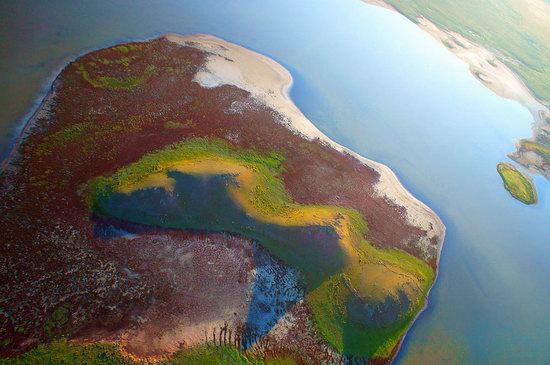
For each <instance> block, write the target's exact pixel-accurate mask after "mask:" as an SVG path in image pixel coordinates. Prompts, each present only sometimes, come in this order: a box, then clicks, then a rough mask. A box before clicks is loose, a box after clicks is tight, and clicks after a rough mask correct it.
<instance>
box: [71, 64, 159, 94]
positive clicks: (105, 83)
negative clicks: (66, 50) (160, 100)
mask: <svg viewBox="0 0 550 365" xmlns="http://www.w3.org/2000/svg"><path fill="white" fill-rule="evenodd" d="M107 62H109V61H107ZM77 67H78V71H79V72H80V74H81V75H82V77H83V78H84V80H86V81H87V82H88V83H89V84H90V85H92V86H94V87H99V88H102V89H111V90H132V89H134V88H136V87H137V86H139V85H141V84H143V83H144V82H145V81H147V80H148V79H149V77H151V76H153V75H154V74H155V73H156V72H157V68H156V66H155V65H148V66H147V67H146V68H145V70H144V71H143V74H141V75H139V76H129V77H126V78H116V77H111V76H99V77H96V78H94V77H92V76H90V74H89V72H88V70H87V69H86V68H85V67H84V65H82V64H81V63H79V64H78V65H77Z"/></svg>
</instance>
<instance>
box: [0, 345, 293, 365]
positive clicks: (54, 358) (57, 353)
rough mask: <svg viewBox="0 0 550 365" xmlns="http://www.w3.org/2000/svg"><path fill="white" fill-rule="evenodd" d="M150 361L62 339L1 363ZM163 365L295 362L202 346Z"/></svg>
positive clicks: (121, 364) (128, 364)
mask: <svg viewBox="0 0 550 365" xmlns="http://www.w3.org/2000/svg"><path fill="white" fill-rule="evenodd" d="M144 363H147V362H143V361H139V360H134V359H132V358H130V357H127V356H125V355H124V354H123V353H122V352H121V351H120V348H119V347H118V346H117V345H115V344H110V343H96V344H90V345H81V344H76V343H72V342H68V341H65V340H58V341H54V342H51V343H49V344H44V345H40V346H38V347H36V348H34V349H32V350H30V351H28V352H26V353H25V354H23V355H20V356H17V357H13V358H8V359H0V365H36V364H52V365H53V364H56V365H57V364H66V365H142V364H144ZM156 364H159V365H203V364H209V365H210V364H211V365H226V364H235V365H275V364H281V365H294V364H297V362H296V361H294V360H293V359H292V358H290V357H275V358H270V357H266V358H261V357H259V356H257V355H254V354H252V353H250V352H246V351H239V350H237V349H235V348H232V347H224V346H213V345H211V346H201V347H197V348H192V349H184V350H180V351H179V352H176V353H175V354H174V355H172V356H171V357H170V358H169V359H167V360H163V361H159V362H156Z"/></svg>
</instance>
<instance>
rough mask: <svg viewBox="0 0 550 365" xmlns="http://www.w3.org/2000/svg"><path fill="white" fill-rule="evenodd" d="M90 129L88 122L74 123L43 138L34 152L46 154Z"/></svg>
mask: <svg viewBox="0 0 550 365" xmlns="http://www.w3.org/2000/svg"><path fill="white" fill-rule="evenodd" d="M89 129H90V124H89V123H85V122H83V123H75V124H72V125H70V126H68V127H66V128H64V129H62V130H60V131H58V132H55V133H54V134H52V135H50V136H47V137H46V138H44V141H43V142H42V143H40V144H39V145H38V146H37V148H36V153H37V154H38V155H39V156H42V155H48V154H50V153H51V152H52V150H53V149H54V148H56V147H59V146H63V145H65V144H67V143H72V142H75V141H77V140H78V139H79V138H81V137H82V136H83V135H84V134H85V133H86V132H87V131H88V130H89Z"/></svg>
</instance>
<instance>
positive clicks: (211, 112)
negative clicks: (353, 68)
mask: <svg viewBox="0 0 550 365" xmlns="http://www.w3.org/2000/svg"><path fill="white" fill-rule="evenodd" d="M291 85H292V77H291V76H290V74H289V72H288V71H287V70H286V69H284V68H283V67H282V66H281V65H279V64H278V63H276V62H274V61H273V60H271V59H269V58H267V57H264V56H262V55H260V54H258V53H255V52H252V51H250V50H247V49H245V48H243V47H240V46H237V45H235V44H231V43H229V42H226V41H224V40H222V39H219V38H216V37H212V36H207V35H194V36H179V35H166V36H163V37H160V38H157V39H153V40H150V41H146V42H133V43H128V44H122V45H117V46H113V47H109V48H106V49H101V50H98V51H94V52H91V53H88V54H85V55H83V56H81V57H79V58H78V59H77V60H75V61H74V62H71V63H69V64H68V65H67V66H66V67H65V69H64V70H63V71H62V72H61V74H60V75H59V76H58V77H57V79H56V80H55V82H54V83H53V85H52V88H51V91H50V92H49V93H48V95H47V96H46V98H45V99H44V101H43V103H42V104H41V106H40V107H39V109H38V110H37V111H36V113H35V114H34V115H33V117H32V118H31V119H30V120H29V122H28V124H27V126H26V128H25V129H24V131H23V133H22V135H21V137H20V138H19V140H18V143H17V144H16V146H15V148H14V150H13V151H12V154H11V155H10V157H9V159H8V160H7V162H6V163H5V164H4V166H3V169H2V175H1V179H0V198H1V201H2V203H3V204H2V206H1V207H0V228H1V229H2V232H3V242H2V249H3V250H2V252H3V255H2V256H1V261H0V264H1V265H0V267H2V268H3V269H2V270H3V271H2V274H3V276H2V278H3V286H2V289H1V290H2V292H1V293H2V298H3V304H2V308H1V312H0V313H1V314H3V316H0V320H1V321H2V322H1V328H3V329H5V330H4V331H2V332H0V354H1V355H2V356H3V357H5V359H2V361H3V363H5V364H25V363H40V362H48V361H52V362H62V361H64V362H65V363H74V362H76V363H94V364H95V363H97V364H103V363H105V364H107V363H109V364H112V363H115V364H118V363H123V364H139V363H143V362H149V361H156V362H159V363H178V364H179V363H182V364H189V363H192V364H194V363H197V364H211V363H220V364H222V363H223V364H225V363H255V364H274V363H285V364H303V363H306V364H334V363H371V364H385V363H389V362H391V360H392V359H393V358H394V357H395V355H396V354H397V352H398V350H399V347H400V345H401V342H402V340H403V337H404V336H405V334H406V333H407V331H408V330H409V328H410V327H411V325H412V324H413V322H414V321H415V319H416V318H417V317H418V316H419V315H420V313H421V312H422V311H423V310H424V308H426V305H427V300H428V294H429V291H430V289H431V287H432V285H433V284H434V282H435V280H436V276H437V270H438V264H439V255H440V251H441V247H442V244H443V239H444V235H445V226H444V225H443V223H442V222H441V220H440V219H439V217H438V216H437V215H436V214H435V213H434V212H433V211H432V210H431V209H430V208H428V207H427V206H426V205H424V204H423V203H421V202H420V201H418V200H417V199H415V198H414V197H413V196H412V195H411V194H410V193H409V192H408V191H407V190H406V189H405V188H404V187H403V186H402V185H401V183H400V182H399V180H398V179H397V177H396V176H395V174H393V172H392V171H391V170H390V169H389V168H388V167H386V166H384V165H381V164H379V163H376V162H374V161H371V160H368V159H366V158H364V157H362V156H360V155H358V154H356V153H355V152H353V151H351V150H349V149H347V148H345V147H343V146H341V145H338V144H337V143H335V142H334V141H332V140H330V139H329V138H328V137H327V136H325V135H324V134H322V133H321V132H320V131H319V130H318V129H317V128H316V127H315V126H314V125H313V124H312V123H311V122H310V121H309V120H308V119H307V118H306V117H305V116H304V115H303V114H302V113H301V111H300V110H299V109H298V108H297V107H296V106H295V105H294V103H293V102H292V100H291V99H290V97H289V95H288V90H289V88H290V86H291Z"/></svg>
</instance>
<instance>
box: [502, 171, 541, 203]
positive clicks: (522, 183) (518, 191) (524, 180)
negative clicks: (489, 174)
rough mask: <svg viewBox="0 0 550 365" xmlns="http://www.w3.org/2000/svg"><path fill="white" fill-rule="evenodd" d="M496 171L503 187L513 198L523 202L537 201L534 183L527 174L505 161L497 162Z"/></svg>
mask: <svg viewBox="0 0 550 365" xmlns="http://www.w3.org/2000/svg"><path fill="white" fill-rule="evenodd" d="M497 171H498V173H499V174H500V177H501V178H502V181H503V182H504V187H505V188H506V190H508V191H509V192H510V194H512V196H513V197H514V198H516V199H517V200H519V201H520V202H522V203H525V204H535V203H536V202H537V191H536V188H535V184H534V183H533V180H531V178H530V177H529V176H527V175H525V174H524V173H523V172H521V171H520V170H518V169H517V168H516V167H515V166H514V165H512V164H510V163H507V162H501V163H499V164H498V165H497Z"/></svg>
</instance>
